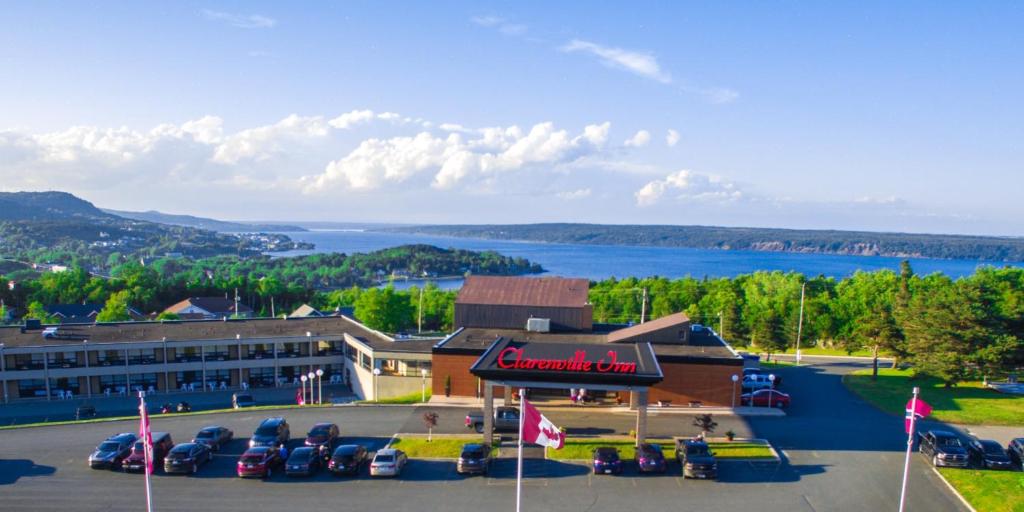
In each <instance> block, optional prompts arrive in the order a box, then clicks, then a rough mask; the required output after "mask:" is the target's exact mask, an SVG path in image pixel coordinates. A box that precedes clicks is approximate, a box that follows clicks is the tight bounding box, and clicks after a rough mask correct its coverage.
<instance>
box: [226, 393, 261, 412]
mask: <svg viewBox="0 0 1024 512" xmlns="http://www.w3.org/2000/svg"><path fill="white" fill-rule="evenodd" d="M255 406H256V400H255V399H254V398H253V397H252V394H250V393H235V394H233V395H231V407H232V408H233V409H241V408H242V407H255Z"/></svg>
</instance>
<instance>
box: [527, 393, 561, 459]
mask: <svg viewBox="0 0 1024 512" xmlns="http://www.w3.org/2000/svg"><path fill="white" fill-rule="evenodd" d="M522 400H523V442H524V443H533V444H539V445H541V446H547V447H550V448H554V449H556V450H561V449H562V447H563V446H565V434H564V433H563V432H562V431H561V430H559V429H558V427H556V426H555V424H554V423H551V420H549V419H547V418H545V417H544V415H543V414H541V413H540V411H538V410H537V408H536V407H534V406H533V405H530V402H528V401H526V398H523V399H522Z"/></svg>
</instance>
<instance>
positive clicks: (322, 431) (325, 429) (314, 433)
mask: <svg viewBox="0 0 1024 512" xmlns="http://www.w3.org/2000/svg"><path fill="white" fill-rule="evenodd" d="M330 433H331V427H329V426H326V425H325V426H322V427H313V430H310V431H309V437H319V436H326V435H329V434H330Z"/></svg>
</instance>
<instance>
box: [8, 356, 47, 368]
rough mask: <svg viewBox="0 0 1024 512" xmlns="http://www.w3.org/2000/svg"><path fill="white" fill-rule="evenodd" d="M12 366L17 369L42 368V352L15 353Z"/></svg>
mask: <svg viewBox="0 0 1024 512" xmlns="http://www.w3.org/2000/svg"><path fill="white" fill-rule="evenodd" d="M14 368H16V369H18V370H42V369H43V354H16V355H15V356H14Z"/></svg>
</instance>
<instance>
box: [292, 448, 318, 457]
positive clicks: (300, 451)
mask: <svg viewBox="0 0 1024 512" xmlns="http://www.w3.org/2000/svg"><path fill="white" fill-rule="evenodd" d="M312 451H313V447H312V446H300V447H298V448H296V449H294V450H292V455H299V454H303V453H309V452H312Z"/></svg>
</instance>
